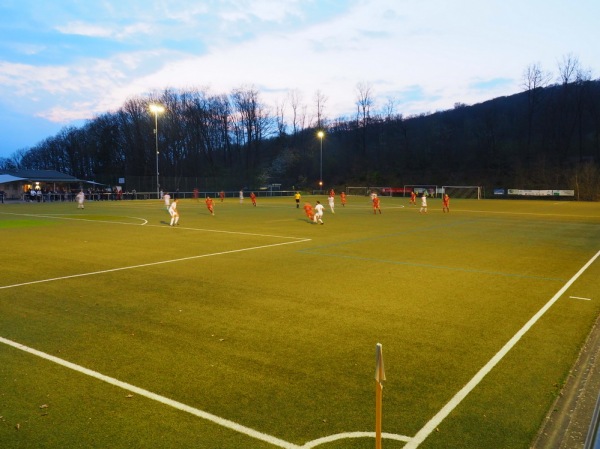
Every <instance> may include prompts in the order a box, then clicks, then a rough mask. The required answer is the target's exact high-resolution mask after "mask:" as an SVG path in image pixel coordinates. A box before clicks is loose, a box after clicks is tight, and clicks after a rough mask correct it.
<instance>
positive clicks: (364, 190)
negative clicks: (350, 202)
mask: <svg viewBox="0 0 600 449" xmlns="http://www.w3.org/2000/svg"><path fill="white" fill-rule="evenodd" d="M368 194H369V188H368V187H346V195H356V196H367V195H368Z"/></svg>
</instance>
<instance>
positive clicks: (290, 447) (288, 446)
mask: <svg viewBox="0 0 600 449" xmlns="http://www.w3.org/2000/svg"><path fill="white" fill-rule="evenodd" d="M0 342H1V343H4V344H6V345H8V346H12V347H13V348H16V349H19V350H21V351H25V352H28V353H29V354H33V355H36V356H38V357H41V358H43V359H46V360H48V361H50V362H54V363H56V364H58V365H61V366H64V367H65V368H69V369H71V370H74V371H77V372H79V373H82V374H85V375H87V376H90V377H93V378H95V379H98V380H101V381H103V382H106V383H108V384H110V385H113V386H115V387H118V388H122V389H123V390H126V391H130V392H132V393H135V394H137V395H139V396H143V397H145V398H147V399H151V400H153V401H157V402H160V403H161V404H164V405H168V406H170V407H173V408H176V409H177V410H181V411H183V412H186V413H190V414H192V415H194V416H197V417H199V418H202V419H205V420H207V421H210V422H213V423H215V424H218V425H220V426H222V427H226V428H228V429H231V430H233V431H235V432H238V433H242V434H244V435H247V436H249V437H252V438H254V439H257V440H261V441H265V442H267V443H269V444H272V445H274V446H278V447H281V448H283V449H299V448H300V446H297V445H295V444H292V443H289V442H287V441H284V440H281V439H279V438H277V437H274V436H271V435H267V434H266V433H262V432H259V431H258V430H254V429H251V428H249V427H246V426H243V425H241V424H238V423H235V422H233V421H229V420H228V419H225V418H221V417H219V416H216V415H213V414H211V413H208V412H204V411H202V410H199V409H197V408H194V407H191V406H189V405H186V404H183V403H181V402H178V401H175V400H173V399H169V398H167V397H165V396H161V395H159V394H156V393H153V392H151V391H148V390H145V389H143V388H140V387H136V386H135V385H132V384H129V383H127V382H123V381H120V380H118V379H115V378H114V377H109V376H106V375H104V374H101V373H99V372H97V371H93V370H91V369H88V368H85V367H83V366H81V365H77V364H75V363H72V362H68V361H67V360H64V359H61V358H58V357H55V356H53V355H50V354H47V353H45V352H42V351H38V350H37V349H33V348H30V347H28V346H25V345H22V344H20V343H17V342H15V341H12V340H8V339H6V338H3V337H0Z"/></svg>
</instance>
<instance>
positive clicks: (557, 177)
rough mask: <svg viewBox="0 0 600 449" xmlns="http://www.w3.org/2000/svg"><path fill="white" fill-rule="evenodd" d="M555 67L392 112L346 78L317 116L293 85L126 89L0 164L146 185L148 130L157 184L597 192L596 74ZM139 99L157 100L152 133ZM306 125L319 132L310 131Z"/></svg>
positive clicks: (152, 179)
mask: <svg viewBox="0 0 600 449" xmlns="http://www.w3.org/2000/svg"><path fill="white" fill-rule="evenodd" d="M558 69H559V76H558V78H556V79H555V82H552V79H553V77H552V75H551V74H550V73H549V72H546V71H544V70H543V69H542V68H541V66H540V65H539V64H532V65H530V66H529V67H527V68H526V70H525V71H524V74H523V92H521V93H519V94H516V95H512V96H510V97H501V98H496V99H493V100H490V101H487V102H484V103H481V104H477V105H473V106H467V105H464V104H456V105H455V107H454V108H453V109H451V110H448V111H441V112H436V113H427V114H421V115H418V116H410V117H403V116H402V115H401V114H397V113H396V112H395V109H396V106H395V103H394V101H393V100H391V99H390V100H388V102H387V104H386V105H384V106H383V107H381V108H380V110H379V111H375V107H374V105H375V100H374V93H373V88H372V86H371V85H370V84H368V83H360V84H358V85H357V92H356V99H355V105H356V115H355V116H354V117H352V118H345V117H341V118H337V119H334V120H330V119H328V118H327V117H326V115H325V105H326V101H327V98H326V96H325V95H323V94H322V93H321V92H317V93H316V94H315V97H314V107H313V108H312V111H313V112H312V113H311V114H309V113H308V112H307V111H308V109H309V108H308V106H307V105H306V104H303V103H302V101H301V98H300V96H299V95H298V93H297V92H292V93H290V94H289V95H288V98H287V100H286V102H282V103H280V104H278V105H277V106H276V107H275V108H274V109H270V108H268V107H266V106H265V104H264V103H263V102H262V100H261V97H260V92H259V91H258V90H257V89H255V88H254V87H242V88H238V89H234V90H233V91H232V92H230V93H229V94H227V95H225V94H221V95H214V94H211V93H210V92H209V91H208V90H185V91H174V90H165V91H164V92H162V93H156V94H151V95H149V96H148V97H144V98H141V97H139V98H132V99H130V100H128V101H127V102H126V103H125V104H124V105H123V106H122V107H121V108H120V109H119V110H118V111H116V112H109V113H106V114H103V115H101V116H98V117H96V118H94V119H93V120H90V121H89V122H87V123H86V124H85V125H84V126H82V127H80V128H75V127H68V128H64V129H63V130H62V131H61V132H60V133H59V134H58V135H56V136H52V137H49V138H47V139H46V140H44V141H42V142H40V143H39V144H38V145H36V146H35V147H33V148H30V149H24V150H19V151H17V152H15V154H14V155H13V156H12V157H11V158H9V159H4V160H2V159H0V169H5V170H7V169H8V170H10V169H11V168H12V169H15V168H28V169H53V170H58V171H61V172H64V173H68V174H71V175H74V176H76V177H79V178H82V179H90V180H96V181H99V182H104V183H107V184H115V183H116V180H117V179H118V178H121V177H125V178H126V180H127V182H128V188H135V189H136V190H138V191H143V190H146V191H152V190H156V170H157V168H156V148H155V144H156V141H155V138H157V140H158V148H159V155H158V156H159V160H158V165H159V167H160V178H161V183H162V184H163V187H165V188H167V189H175V188H181V189H184V190H191V189H192V188H194V187H199V188H201V189H211V190H212V189H219V190H220V189H227V190H232V189H238V188H240V187H243V186H249V187H250V186H251V187H252V188H257V187H260V186H261V185H264V184H267V183H269V182H276V183H282V184H284V186H287V187H288V188H291V187H292V186H294V187H296V188H307V189H314V188H318V187H317V182H318V181H319V175H320V170H321V169H322V172H323V178H324V180H325V184H326V186H325V187H329V186H338V187H339V186H343V185H352V184H354V185H365V184H368V185H380V186H382V185H396V186H398V185H403V184H454V185H465V184H469V185H482V186H486V187H489V188H491V187H510V188H563V189H576V190H577V191H578V193H581V197H584V198H586V199H596V198H597V196H598V195H599V192H598V184H600V182H599V181H600V178H599V172H600V170H599V164H600V81H598V80H592V78H591V71H590V70H584V69H583V68H582V66H581V64H580V63H579V61H578V60H577V58H575V57H573V56H572V55H568V56H566V57H564V58H563V60H562V61H561V63H560V64H559V67H558ZM152 103H160V104H161V105H163V106H164V107H165V113H164V114H162V115H160V116H159V117H158V134H157V135H156V136H155V134H154V132H155V130H154V126H155V117H154V116H153V115H152V114H151V113H150V112H149V105H150V104H152ZM318 130H324V131H325V133H326V134H325V137H324V138H322V139H323V140H322V141H320V140H319V138H318V137H317V131H318ZM321 145H322V147H321ZM321 148H323V150H322V151H321ZM321 155H322V156H321ZM321 157H322V165H321ZM167 180H168V181H167ZM167 182H168V185H167ZM130 183H133V185H132V184H130Z"/></svg>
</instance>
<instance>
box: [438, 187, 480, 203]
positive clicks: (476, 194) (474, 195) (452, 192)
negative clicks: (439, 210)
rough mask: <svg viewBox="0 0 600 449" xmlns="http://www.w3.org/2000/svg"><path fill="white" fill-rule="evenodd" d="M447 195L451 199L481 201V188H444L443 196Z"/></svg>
mask: <svg viewBox="0 0 600 449" xmlns="http://www.w3.org/2000/svg"><path fill="white" fill-rule="evenodd" d="M444 193H447V194H448V196H449V197H450V198H470V199H475V200H480V199H481V187H480V186H443V187H442V194H444Z"/></svg>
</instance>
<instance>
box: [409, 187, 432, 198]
mask: <svg viewBox="0 0 600 449" xmlns="http://www.w3.org/2000/svg"><path fill="white" fill-rule="evenodd" d="M404 192H405V194H404V195H405V196H408V195H410V192H415V193H416V194H417V196H421V195H422V194H423V192H426V194H427V196H432V197H434V198H435V197H437V194H438V193H439V192H440V190H439V188H438V186H437V185H434V184H407V185H405V186H404Z"/></svg>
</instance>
